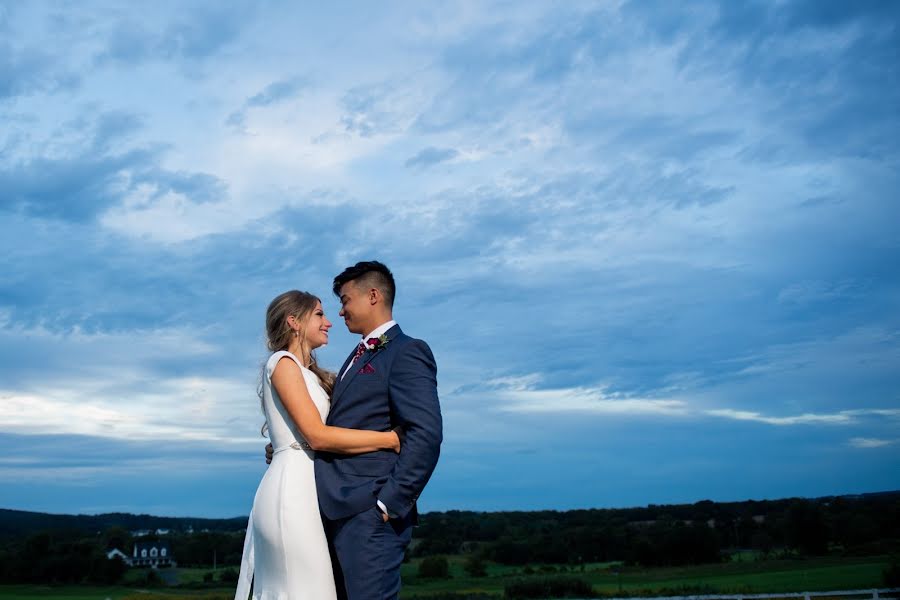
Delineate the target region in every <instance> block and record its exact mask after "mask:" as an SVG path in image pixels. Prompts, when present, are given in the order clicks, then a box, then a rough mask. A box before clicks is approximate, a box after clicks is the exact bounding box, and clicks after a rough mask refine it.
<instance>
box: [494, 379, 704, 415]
mask: <svg viewBox="0 0 900 600" xmlns="http://www.w3.org/2000/svg"><path fill="white" fill-rule="evenodd" d="M540 381H541V376H540V375H539V374H536V373H532V374H529V375H524V376H520V377H502V378H497V379H493V380H490V381H489V382H488V384H487V385H488V388H489V389H493V390H494V391H493V396H494V398H495V399H496V401H497V402H498V407H497V408H498V410H501V411H505V412H516V413H551V414H552V413H559V414H563V413H570V412H583V413H590V414H604V415H622V416H627V415H633V416H654V415H662V416H683V415H686V414H687V413H688V411H687V405H686V404H685V402H684V401H682V400H675V399H654V398H633V397H626V396H622V395H620V394H611V393H608V392H607V391H606V389H605V388H602V387H574V388H557V389H537V385H538V383H539V382H540Z"/></svg>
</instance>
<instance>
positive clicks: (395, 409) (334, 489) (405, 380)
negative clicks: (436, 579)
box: [315, 261, 443, 600]
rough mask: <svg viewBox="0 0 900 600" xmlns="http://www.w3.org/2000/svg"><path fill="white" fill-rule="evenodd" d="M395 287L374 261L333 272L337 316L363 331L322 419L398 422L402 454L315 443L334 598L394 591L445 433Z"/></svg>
mask: <svg viewBox="0 0 900 600" xmlns="http://www.w3.org/2000/svg"><path fill="white" fill-rule="evenodd" d="M395 290H396V288H395V285H394V276H393V275H392V274H391V272H390V270H389V269H388V268H387V267H386V266H385V265H383V264H382V263H380V262H378V261H368V262H359V263H357V264H355V265H353V266H352V267H348V268H347V269H345V270H344V271H343V272H342V273H341V274H339V275H338V276H337V277H335V278H334V287H333V291H334V294H335V295H336V296H337V297H338V298H340V301H341V311H340V316H341V317H343V318H344V323H345V324H346V325H347V329H348V330H349V331H350V332H351V333H357V334H359V335H361V336H362V341H361V342H360V344H359V345H358V346H357V347H356V349H355V350H354V351H353V352H351V354H350V356H348V357H347V360H345V361H344V364H343V366H342V367H341V369H340V371H339V372H338V374H337V379H336V380H335V384H334V391H333V393H332V398H331V410H330V412H329V414H328V420H327V422H326V424H327V425H333V426H335V427H347V428H351V429H370V430H375V431H388V430H390V429H392V428H395V427H400V428H402V432H403V442H402V444H401V448H400V453H399V454H396V453H394V452H390V451H387V450H385V451H377V452H369V453H366V454H358V455H341V454H331V453H327V452H317V453H316V461H315V470H316V488H317V491H318V495H319V507H320V509H321V512H322V520H323V522H324V524H325V534H326V536H327V537H328V545H329V549H330V551H331V562H332V566H333V567H334V578H335V584H336V585H337V590H338V598H341V599H346V600H369V599H371V600H375V599H377V600H383V599H389V598H397V596H398V594H399V592H400V565H401V563H402V562H403V557H404V553H405V550H406V547H407V546H408V545H409V542H410V538H411V536H412V526H413V525H414V524H415V523H416V522H417V516H418V513H417V512H416V499H417V498H418V497H419V494H420V493H421V492H422V489H423V488H424V487H425V484H426V483H428V479H429V478H430V477H431V473H432V472H433V471H434V468H435V465H437V460H438V455H439V454H440V447H441V441H442V438H443V434H442V427H443V426H442V420H441V409H440V405H439V403H438V395H437V379H436V376H437V366H436V364H435V361H434V356H433V355H432V353H431V350H430V349H429V348H428V345H427V344H426V343H425V342H423V341H422V340H417V339H414V338H411V337H409V336H408V335H406V334H405V333H403V331H401V330H400V326H399V325H397V323H395V322H394V320H393V316H392V307H393V304H394V294H395Z"/></svg>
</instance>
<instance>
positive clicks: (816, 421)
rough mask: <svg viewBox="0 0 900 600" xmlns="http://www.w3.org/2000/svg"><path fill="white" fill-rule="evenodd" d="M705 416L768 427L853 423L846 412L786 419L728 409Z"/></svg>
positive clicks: (809, 414) (711, 411)
mask: <svg viewBox="0 0 900 600" xmlns="http://www.w3.org/2000/svg"><path fill="white" fill-rule="evenodd" d="M705 412H706V414H708V415H711V416H714V417H723V418H726V419H734V420H738V421H756V422H758V423H766V424H768V425H779V426H780V425H849V424H851V423H853V422H855V419H853V415H851V414H849V413H848V412H847V411H842V412H839V413H834V414H812V413H806V414H802V415H792V416H788V417H774V416H769V415H764V414H761V413H758V412H752V411H746V410H733V409H729V408H722V409H714V410H707V411H705Z"/></svg>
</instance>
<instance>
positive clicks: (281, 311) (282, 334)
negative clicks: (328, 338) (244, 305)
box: [257, 290, 335, 435]
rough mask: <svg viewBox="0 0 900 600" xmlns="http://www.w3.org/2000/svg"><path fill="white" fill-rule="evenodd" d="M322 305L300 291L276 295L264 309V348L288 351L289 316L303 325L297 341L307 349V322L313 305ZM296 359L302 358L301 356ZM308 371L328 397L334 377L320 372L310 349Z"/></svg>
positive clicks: (323, 371) (263, 375) (260, 396)
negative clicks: (313, 375)
mask: <svg viewBox="0 0 900 600" xmlns="http://www.w3.org/2000/svg"><path fill="white" fill-rule="evenodd" d="M319 302H321V301H320V300H319V299H318V298H317V297H316V296H314V295H312V294H310V293H309V292H301V291H300V290H290V291H288V292H285V293H283V294H279V295H278V296H276V297H275V299H274V300H272V302H270V303H269V308H267V309H266V346H267V347H268V348H269V350H270V351H272V352H278V351H279V350H287V349H288V346H290V343H291V338H293V336H294V330H293V329H292V328H291V326H290V325H288V322H287V319H288V317H294V318H295V319H297V320H298V321H299V322H300V323H301V324H302V325H301V327H300V335H302V336H304V337H303V338H301V339H300V344H301V347H302V348H304V349H306V348H307V346H306V339H305V336H306V322H307V320H308V319H309V316H310V315H311V314H312V311H313V310H315V308H316V305H317V304H318V303H319ZM297 358H300V359H302V358H303V357H302V356H298V357H297ZM265 368H266V367H265V365H263V372H262V373H261V377H260V382H259V387H258V389H257V393H258V395H259V399H260V402H262V399H263V382H264V381H265ZM307 368H308V369H309V370H310V371H312V372H313V373H315V375H316V377H318V378H319V382H320V383H321V384H322V388H323V389H324V390H325V392H326V393H327V394H328V397H329V398H331V392H332V391H333V390H334V380H335V374H334V373H332V372H331V371H328V370H327V369H323V368H322V367H320V366H319V364H318V363H317V362H316V355H315V353H314V352H313V351H312V350H311V349H310V350H309V365H308V366H307ZM265 432H266V425H265V424H263V427H262V433H263V435H265Z"/></svg>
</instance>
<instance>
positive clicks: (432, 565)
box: [419, 556, 450, 579]
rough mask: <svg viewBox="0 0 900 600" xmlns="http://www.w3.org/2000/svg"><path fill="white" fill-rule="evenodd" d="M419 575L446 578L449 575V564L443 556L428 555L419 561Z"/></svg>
mask: <svg viewBox="0 0 900 600" xmlns="http://www.w3.org/2000/svg"><path fill="white" fill-rule="evenodd" d="M419 577H422V578H428V579H447V578H448V577H450V564H449V563H448V562H447V559H446V558H444V557H443V556H429V557H427V558H423V559H422V562H420V563H419Z"/></svg>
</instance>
